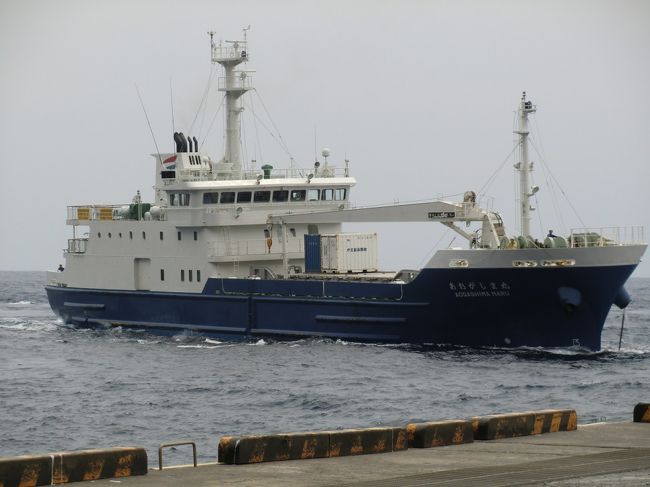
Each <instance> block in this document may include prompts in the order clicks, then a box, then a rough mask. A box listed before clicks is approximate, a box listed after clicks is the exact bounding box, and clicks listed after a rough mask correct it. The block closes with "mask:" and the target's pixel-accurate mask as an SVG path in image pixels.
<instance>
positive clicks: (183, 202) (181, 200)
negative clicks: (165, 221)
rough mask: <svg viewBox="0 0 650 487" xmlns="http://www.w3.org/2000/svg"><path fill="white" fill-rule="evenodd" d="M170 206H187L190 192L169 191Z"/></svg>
mask: <svg viewBox="0 0 650 487" xmlns="http://www.w3.org/2000/svg"><path fill="white" fill-rule="evenodd" d="M169 205H170V206H189V205H190V194H189V193H169Z"/></svg>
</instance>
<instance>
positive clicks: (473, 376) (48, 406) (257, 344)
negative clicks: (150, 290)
mask: <svg viewBox="0 0 650 487" xmlns="http://www.w3.org/2000/svg"><path fill="white" fill-rule="evenodd" d="M44 285H45V274H44V273H40V272H0V456H12V455H20V454H35V453H48V452H52V451H60V450H76V449H85V448H107V447H113V446H144V447H145V448H147V451H148V452H149V461H150V463H152V464H153V463H156V457H157V448H158V445H159V444H160V443H163V442H170V441H176V440H184V439H189V440H193V441H195V442H196V444H197V449H198V454H199V461H201V462H206V461H215V459H216V445H217V442H218V440H219V438H220V437H221V436H223V435H242V434H254V433H274V432H292V431H305V430H321V429H336V428H347V427H369V426H380V425H404V424H406V423H407V422H410V421H433V420H442V419H452V418H465V417H469V416H473V415H481V414H489V413H493V412H508V411H522V410H533V409H545V408H574V409H576V410H577V412H578V419H579V422H581V423H588V422H595V421H618V420H626V421H629V420H631V418H632V409H633V407H634V405H635V404H636V403H637V402H639V401H650V387H648V370H649V369H650V279H641V278H637V279H632V280H630V282H629V283H628V284H627V286H626V287H627V289H628V291H629V292H630V295H631V296H632V298H633V301H632V303H631V304H630V305H629V307H628V309H627V311H626V317H625V328H624V335H623V343H622V348H621V350H620V351H619V350H618V343H619V332H620V325H621V319H622V311H621V310H619V309H617V308H615V307H614V308H612V310H611V311H610V314H609V317H608V319H607V323H606V325H605V329H604V333H603V349H602V351H599V352H589V351H585V350H580V349H539V348H518V349H492V348H485V349H475V348H467V347H417V346H407V345H367V344H358V343H351V342H345V341H334V340H320V339H310V340H296V341H283V342H275V341H271V340H255V341H250V342H236V343H234V342H220V341H217V340H212V339H209V338H205V337H196V336H194V337H192V336H187V335H182V334H181V335H178V336H173V337H158V336H154V335H150V334H148V333H138V332H133V331H127V330H121V329H119V328H117V329H110V330H81V329H75V328H72V327H68V326H65V325H63V324H62V323H61V322H60V320H58V319H57V318H56V317H55V316H54V314H53V313H52V311H51V310H50V308H49V305H48V303H47V297H46V295H45V291H44ZM165 458H166V462H167V461H169V462H170V463H189V462H190V461H191V455H190V450H189V449H187V450H186V449H185V448H184V447H179V448H178V449H177V450H176V451H175V452H174V451H171V452H170V451H167V452H166V457H165Z"/></svg>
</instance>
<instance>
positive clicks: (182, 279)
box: [181, 269, 185, 281]
mask: <svg viewBox="0 0 650 487" xmlns="http://www.w3.org/2000/svg"><path fill="white" fill-rule="evenodd" d="M184 280H185V270H184V269H181V281H184Z"/></svg>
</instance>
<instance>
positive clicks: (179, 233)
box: [178, 232, 181, 240]
mask: <svg viewBox="0 0 650 487" xmlns="http://www.w3.org/2000/svg"><path fill="white" fill-rule="evenodd" d="M180 239H181V232H178V240H180Z"/></svg>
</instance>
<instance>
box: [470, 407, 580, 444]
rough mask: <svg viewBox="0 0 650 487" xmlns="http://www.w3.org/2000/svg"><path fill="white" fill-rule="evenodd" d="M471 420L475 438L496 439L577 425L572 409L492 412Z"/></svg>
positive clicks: (575, 427) (572, 429)
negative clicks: (507, 412)
mask: <svg viewBox="0 0 650 487" xmlns="http://www.w3.org/2000/svg"><path fill="white" fill-rule="evenodd" d="M471 421H472V429H473V432H474V439H475V440H497V439H500V438H514V437H517V436H527V435H538V434H542V433H551V432H556V431H574V430H575V429H577V427H578V426H577V425H578V417H577V414H576V412H575V411H574V410H572V409H562V410H555V409H546V410H542V411H526V412H521V413H509V414H493V415H489V416H477V417H474V418H472V419H471Z"/></svg>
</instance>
